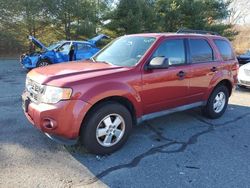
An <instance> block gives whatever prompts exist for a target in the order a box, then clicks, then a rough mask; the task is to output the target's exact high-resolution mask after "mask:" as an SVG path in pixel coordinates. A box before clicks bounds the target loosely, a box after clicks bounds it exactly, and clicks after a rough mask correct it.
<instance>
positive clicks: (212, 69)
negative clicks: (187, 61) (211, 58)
mask: <svg viewBox="0 0 250 188" xmlns="http://www.w3.org/2000/svg"><path fill="white" fill-rule="evenodd" d="M210 70H211V71H212V72H216V71H217V70H218V69H217V67H212V68H211V69H210Z"/></svg>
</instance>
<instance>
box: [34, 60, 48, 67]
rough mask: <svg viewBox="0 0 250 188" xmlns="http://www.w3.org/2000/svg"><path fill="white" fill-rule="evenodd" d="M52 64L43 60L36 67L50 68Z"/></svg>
mask: <svg viewBox="0 0 250 188" xmlns="http://www.w3.org/2000/svg"><path fill="white" fill-rule="evenodd" d="M49 64H50V62H49V61H48V60H47V59H41V60H40V61H39V62H38V63H37V65H36V67H45V66H48V65H49Z"/></svg>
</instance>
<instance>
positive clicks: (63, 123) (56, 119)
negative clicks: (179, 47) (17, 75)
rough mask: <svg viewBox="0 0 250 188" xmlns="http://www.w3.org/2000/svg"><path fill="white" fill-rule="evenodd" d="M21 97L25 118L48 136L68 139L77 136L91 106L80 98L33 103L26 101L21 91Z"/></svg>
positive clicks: (25, 95)
mask: <svg viewBox="0 0 250 188" xmlns="http://www.w3.org/2000/svg"><path fill="white" fill-rule="evenodd" d="M22 99H23V104H24V105H23V108H24V113H25V115H26V117H27V119H28V120H29V121H30V122H31V123H32V124H33V125H34V126H35V127H37V128H38V129H39V130H41V131H42V132H44V133H45V134H46V135H49V137H50V138H55V137H58V138H59V137H61V138H62V139H70V140H74V139H76V138H78V136H79V131H80V127H81V124H82V120H83V118H84V117H85V115H86V113H87V111H88V110H89V109H90V107H91V105H90V104H88V103H86V102H83V101H81V100H65V101H60V102H58V103H57V104H43V103H40V104H35V103H33V102H29V101H28V98H27V94H26V93H23V95H22ZM25 101H26V102H25ZM27 101H28V102H27Z"/></svg>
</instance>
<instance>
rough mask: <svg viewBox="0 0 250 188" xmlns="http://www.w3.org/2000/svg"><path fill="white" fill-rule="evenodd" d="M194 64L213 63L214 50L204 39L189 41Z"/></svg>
mask: <svg viewBox="0 0 250 188" xmlns="http://www.w3.org/2000/svg"><path fill="white" fill-rule="evenodd" d="M189 47H190V56H191V60H192V63H200V62H207V61H213V60H214V57H213V50H212V48H211V46H210V45H209V44H208V42H207V41H206V40H204V39H189Z"/></svg>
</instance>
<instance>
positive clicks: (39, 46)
mask: <svg viewBox="0 0 250 188" xmlns="http://www.w3.org/2000/svg"><path fill="white" fill-rule="evenodd" d="M29 40H31V41H32V42H33V44H35V46H36V47H38V48H41V49H42V50H46V51H47V50H48V49H47V47H46V46H45V45H44V44H43V43H41V42H40V41H39V40H37V39H36V38H35V37H33V36H29Z"/></svg>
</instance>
